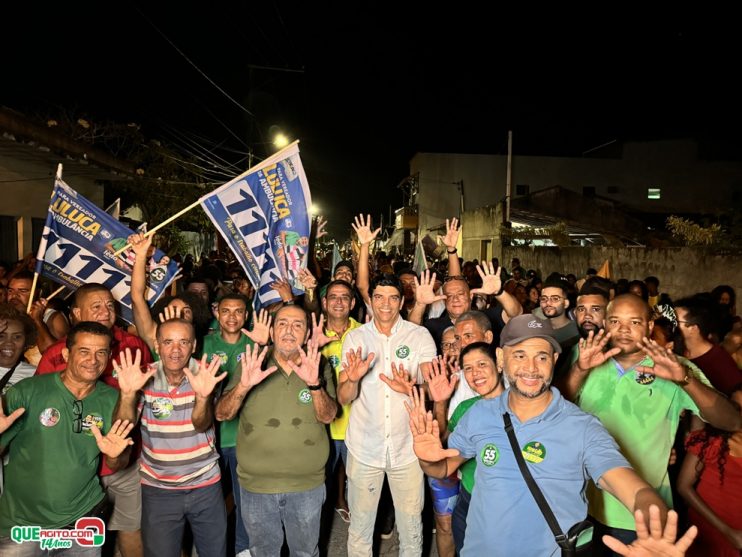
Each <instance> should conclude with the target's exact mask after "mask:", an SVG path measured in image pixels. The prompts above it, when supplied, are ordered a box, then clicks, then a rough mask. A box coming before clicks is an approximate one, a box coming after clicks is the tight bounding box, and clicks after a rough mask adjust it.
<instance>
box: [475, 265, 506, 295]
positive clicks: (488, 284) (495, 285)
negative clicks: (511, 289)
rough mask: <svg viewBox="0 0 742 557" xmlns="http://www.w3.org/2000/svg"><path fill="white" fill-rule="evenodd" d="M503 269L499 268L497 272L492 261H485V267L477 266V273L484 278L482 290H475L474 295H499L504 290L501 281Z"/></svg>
mask: <svg viewBox="0 0 742 557" xmlns="http://www.w3.org/2000/svg"><path fill="white" fill-rule="evenodd" d="M501 271H502V267H498V268H497V271H495V267H494V265H492V262H491V261H485V262H484V265H477V272H478V273H479V276H480V277H482V288H474V289H472V291H471V293H472V295H474V294H485V295H488V296H489V295H492V294H499V293H500V290H502V279H500V272H501Z"/></svg>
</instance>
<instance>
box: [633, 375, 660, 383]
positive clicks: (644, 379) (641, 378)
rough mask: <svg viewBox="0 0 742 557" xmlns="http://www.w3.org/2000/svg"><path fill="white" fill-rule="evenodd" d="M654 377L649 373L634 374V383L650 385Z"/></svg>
mask: <svg viewBox="0 0 742 557" xmlns="http://www.w3.org/2000/svg"><path fill="white" fill-rule="evenodd" d="M655 379H656V377H655V376H654V375H652V374H651V373H637V374H636V382H637V383H639V384H640V385H651V384H652V383H654V380H655Z"/></svg>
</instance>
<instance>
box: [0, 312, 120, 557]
mask: <svg viewBox="0 0 742 557" xmlns="http://www.w3.org/2000/svg"><path fill="white" fill-rule="evenodd" d="M110 344H111V333H110V331H109V330H108V329H107V328H106V327H104V326H102V325H100V324H98V323H91V322H88V321H85V322H82V323H78V324H77V325H76V326H75V327H73V328H72V329H71V330H70V332H69V334H68V335H67V345H66V347H65V349H64V351H63V353H62V355H63V357H64V359H65V361H66V362H67V364H66V366H65V368H64V369H63V370H62V371H61V372H60V373H55V374H51V375H44V376H42V377H31V378H28V379H26V380H24V381H21V382H20V383H18V384H17V385H15V386H13V387H11V388H10V390H8V392H7V394H6V397H5V405H6V409H7V412H8V413H9V414H10V416H9V418H3V419H0V422H3V423H4V424H5V425H7V422H8V421H9V419H16V422H15V423H14V424H13V425H12V426H11V427H10V428H9V429H8V430H7V431H6V432H5V433H4V434H3V436H2V438H0V446H2V447H6V448H7V447H9V457H10V458H9V461H8V464H7V466H6V467H5V491H4V493H3V495H2V497H0V555H3V556H4V557H16V556H24V557H25V556H32V555H33V556H35V555H40V554H42V550H43V549H48V548H49V547H48V546H47V547H44V545H41V546H40V545H38V544H39V541H38V540H36V541H28V542H24V543H17V542H16V541H14V540H11V539H10V538H9V536H10V533H11V529H12V528H13V527H15V526H41V527H42V528H65V527H72V528H75V527H76V523H77V521H78V519H80V518H83V517H96V518H99V519H101V521H102V520H105V518H106V516H107V512H106V509H107V499H106V497H105V494H104V493H103V489H102V488H101V486H100V482H99V481H98V476H97V474H96V472H97V471H98V464H99V458H98V457H99V455H100V453H103V454H104V455H105V456H106V457H107V459H108V461H109V466H110V467H111V468H112V469H114V470H115V469H117V468H118V467H120V466H122V465H125V464H126V463H127V462H128V451H127V452H124V451H125V449H126V448H127V447H128V446H129V445H130V444H131V443H132V441H131V440H130V439H128V438H127V435H128V434H129V432H130V431H131V428H132V425H131V424H129V422H126V421H124V422H119V421H116V422H113V414H114V407H115V406H116V399H117V393H116V391H115V390H114V389H112V388H111V387H109V386H108V385H105V384H103V383H101V382H99V381H98V378H99V377H100V376H101V374H102V373H103V370H104V369H105V368H106V365H107V364H108V358H109V356H110ZM23 409H25V414H24V415H23V416H22V417H21V418H20V419H18V417H19V416H20V414H21V413H22V412H23ZM101 432H103V433H104V434H105V437H103V436H102V434H101ZM100 533H102V532H99V534H100ZM47 541H49V540H47ZM86 541H87V540H86ZM102 544H103V542H102V540H100V543H91V544H88V545H83V544H79V543H77V542H72V546H71V547H69V548H67V549H65V550H64V551H59V553H55V554H60V555H62V554H63V555H75V556H78V555H85V556H97V555H100V552H101V547H100V546H101V545H102Z"/></svg>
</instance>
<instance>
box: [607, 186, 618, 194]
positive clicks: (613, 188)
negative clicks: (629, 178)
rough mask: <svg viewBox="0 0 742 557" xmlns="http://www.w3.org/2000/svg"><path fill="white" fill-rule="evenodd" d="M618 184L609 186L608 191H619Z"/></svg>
mask: <svg viewBox="0 0 742 557" xmlns="http://www.w3.org/2000/svg"><path fill="white" fill-rule="evenodd" d="M618 192H619V189H618V186H608V193H618Z"/></svg>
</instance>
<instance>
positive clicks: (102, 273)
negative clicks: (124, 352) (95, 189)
mask: <svg viewBox="0 0 742 557" xmlns="http://www.w3.org/2000/svg"><path fill="white" fill-rule="evenodd" d="M133 233H134V232H132V231H131V230H130V229H129V228H127V227H126V226H124V225H123V224H122V223H120V222H119V221H117V220H116V219H114V218H113V217H112V216H111V215H109V214H108V213H106V212H105V211H104V210H103V209H101V208H99V207H98V206H96V205H95V204H94V203H92V202H91V201H89V200H88V199H85V198H84V197H83V196H82V195H80V194H79V193H77V192H76V191H75V190H73V189H72V188H71V187H69V186H68V185H67V184H65V183H64V182H63V181H62V180H61V179H59V178H57V180H56V182H55V183H54V190H53V191H52V198H51V203H49V212H48V213H47V215H46V224H45V225H44V234H43V236H42V239H41V243H40V245H39V251H38V255H37V257H36V259H37V261H36V272H37V273H39V274H40V275H42V276H45V277H48V278H50V279H52V280H54V281H56V282H59V283H60V284H64V285H65V286H67V287H68V288H71V289H72V290H76V289H77V288H79V287H80V286H82V285H83V284H88V283H94V282H97V283H100V284H102V285H103V286H105V287H106V288H108V289H109V290H110V291H111V294H113V297H114V299H116V300H117V301H118V302H119V304H120V306H121V307H120V311H119V316H120V317H121V318H122V319H124V320H126V321H127V322H129V323H133V317H132V309H131V269H132V265H133V264H134V258H135V256H134V252H133V251H132V250H131V248H130V249H127V250H126V251H124V252H122V253H121V254H120V255H118V256H114V255H113V254H114V252H115V251H116V250H118V249H119V248H122V247H124V246H125V245H126V243H127V238H128V237H129V236H130V235H131V234H133ZM177 274H178V264H177V263H176V262H174V261H171V260H170V258H169V257H167V256H166V255H165V254H164V253H163V252H162V251H160V250H159V249H156V250H155V251H154V253H153V254H152V255H151V256H150V258H149V261H148V262H147V290H146V292H145V298H146V299H147V303H148V304H149V305H150V306H152V305H153V304H154V303H155V302H156V301H157V300H158V299H159V297H160V296H161V295H162V293H163V292H164V291H165V289H166V288H167V287H168V285H170V283H171V282H173V280H175V278H176V276H177Z"/></svg>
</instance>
